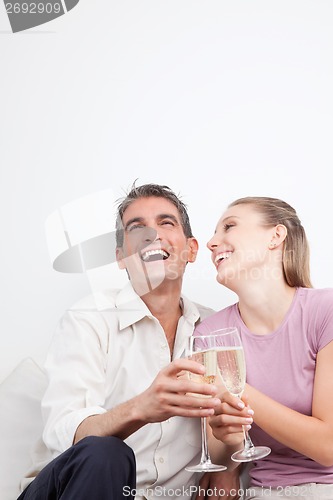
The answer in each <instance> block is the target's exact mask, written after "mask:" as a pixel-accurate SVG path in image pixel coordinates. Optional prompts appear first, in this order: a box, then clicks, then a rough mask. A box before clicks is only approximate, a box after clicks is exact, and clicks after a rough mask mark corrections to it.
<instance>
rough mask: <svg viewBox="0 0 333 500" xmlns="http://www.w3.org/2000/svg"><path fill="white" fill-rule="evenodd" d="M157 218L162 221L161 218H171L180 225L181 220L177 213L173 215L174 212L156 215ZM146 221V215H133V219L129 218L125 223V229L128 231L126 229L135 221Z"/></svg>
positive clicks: (141, 222)
mask: <svg viewBox="0 0 333 500" xmlns="http://www.w3.org/2000/svg"><path fill="white" fill-rule="evenodd" d="M156 219H157V220H158V221H161V220H163V219H171V220H172V221H173V222H174V223H175V224H177V225H179V220H178V219H177V217H176V216H175V215H173V214H158V215H157V216H156ZM144 222H145V219H144V217H132V219H129V220H128V221H127V222H126V224H125V226H124V229H125V231H126V230H127V229H128V228H129V226H130V225H131V224H134V223H139V224H144Z"/></svg>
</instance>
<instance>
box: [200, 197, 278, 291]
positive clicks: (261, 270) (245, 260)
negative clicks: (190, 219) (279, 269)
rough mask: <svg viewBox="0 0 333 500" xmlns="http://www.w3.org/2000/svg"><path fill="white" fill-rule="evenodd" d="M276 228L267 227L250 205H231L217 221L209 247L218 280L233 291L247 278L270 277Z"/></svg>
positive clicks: (259, 214)
mask: <svg viewBox="0 0 333 500" xmlns="http://www.w3.org/2000/svg"><path fill="white" fill-rule="evenodd" d="M274 232H275V228H274V227H272V226H267V225H266V226H265V225H264V221H263V216H262V214H261V213H260V212H258V211H256V210H255V209H254V208H253V206H251V205H250V204H244V205H236V206H233V207H230V208H228V209H227V210H226V212H225V213H224V214H223V215H222V217H221V218H220V220H219V222H218V223H217V226H216V230H215V234H214V236H213V237H212V238H211V239H210V240H209V242H208V243H207V246H208V248H209V250H210V251H211V252H212V256H211V257H212V261H213V264H214V266H215V267H216V269H217V277H216V279H217V281H218V282H219V283H221V284H223V285H225V286H227V287H228V288H231V289H232V290H233V289H235V288H237V284H238V283H239V282H240V281H241V282H243V281H244V280H251V281H253V280H256V281H257V280H262V279H267V278H268V277H269V276H270V273H271V269H272V268H271V263H272V260H271V259H272V256H273V254H276V258H279V259H281V257H280V256H278V255H277V253H276V252H271V249H272V239H273V237H274Z"/></svg>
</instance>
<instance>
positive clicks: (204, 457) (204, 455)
mask: <svg viewBox="0 0 333 500" xmlns="http://www.w3.org/2000/svg"><path fill="white" fill-rule="evenodd" d="M201 443H202V444H201V460H200V463H201V464H207V463H211V460H210V456H209V451H208V443H207V419H206V417H202V418H201Z"/></svg>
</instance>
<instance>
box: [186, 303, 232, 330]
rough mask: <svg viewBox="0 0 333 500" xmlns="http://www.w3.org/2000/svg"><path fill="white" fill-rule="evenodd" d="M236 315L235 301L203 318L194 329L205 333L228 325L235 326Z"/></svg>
mask: <svg viewBox="0 0 333 500" xmlns="http://www.w3.org/2000/svg"><path fill="white" fill-rule="evenodd" d="M237 316H238V308H237V303H236V304H232V305H230V306H227V307H225V308H223V309H221V310H220V311H217V312H215V313H214V314H212V315H210V316H208V317H207V318H205V319H204V320H203V321H201V323H200V324H199V325H198V326H197V328H196V330H197V331H200V332H201V333H207V332H208V331H212V330H218V329H219V328H225V327H228V326H235V321H236V320H237Z"/></svg>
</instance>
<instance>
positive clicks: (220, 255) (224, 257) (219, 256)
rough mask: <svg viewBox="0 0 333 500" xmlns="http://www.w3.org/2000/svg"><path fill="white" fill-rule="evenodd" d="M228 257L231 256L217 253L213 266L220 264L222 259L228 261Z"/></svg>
mask: <svg viewBox="0 0 333 500" xmlns="http://www.w3.org/2000/svg"><path fill="white" fill-rule="evenodd" d="M230 255H231V252H224V253H219V254H218V255H217V256H216V257H215V260H214V262H215V264H218V263H219V262H221V261H222V260H224V259H229V257H230Z"/></svg>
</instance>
